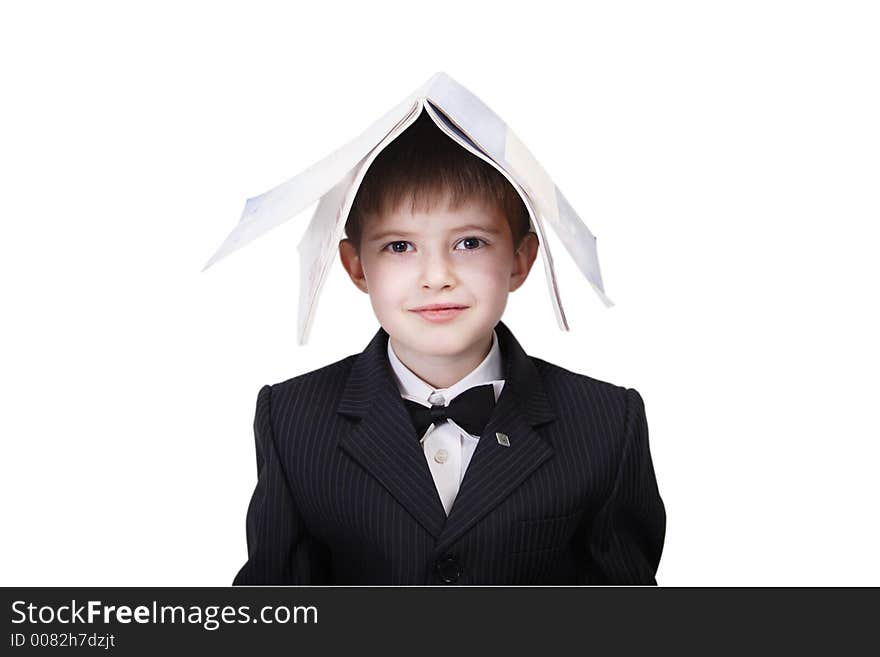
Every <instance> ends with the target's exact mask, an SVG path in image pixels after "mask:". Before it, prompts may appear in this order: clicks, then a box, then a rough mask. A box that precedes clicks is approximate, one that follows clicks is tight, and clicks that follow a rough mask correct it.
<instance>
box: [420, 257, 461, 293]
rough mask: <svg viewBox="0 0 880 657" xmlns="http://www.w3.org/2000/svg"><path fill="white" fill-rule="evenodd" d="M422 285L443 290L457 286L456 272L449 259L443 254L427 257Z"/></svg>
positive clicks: (423, 268)
mask: <svg viewBox="0 0 880 657" xmlns="http://www.w3.org/2000/svg"><path fill="white" fill-rule="evenodd" d="M421 276H422V285H423V286H425V287H436V288H442V287H446V286H447V285H454V284H455V272H454V271H453V267H452V263H451V262H450V261H449V257H448V256H447V255H445V254H443V253H436V254H433V255H431V254H428V255H425V256H424V258H423V261H422V273H421Z"/></svg>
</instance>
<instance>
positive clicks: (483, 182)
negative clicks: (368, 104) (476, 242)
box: [345, 111, 529, 252]
mask: <svg viewBox="0 0 880 657" xmlns="http://www.w3.org/2000/svg"><path fill="white" fill-rule="evenodd" d="M445 198H448V200H449V208H450V209H452V210H456V209H458V208H459V207H461V206H462V205H463V204H465V203H467V202H468V201H476V202H483V203H485V204H487V205H488V206H490V207H493V206H494V207H495V208H497V209H498V210H499V211H500V212H501V213H502V214H503V215H504V216H505V217H506V218H507V222H508V224H509V225H510V232H511V234H512V235H513V248H514V250H516V249H517V248H518V247H519V245H520V242H521V241H522V238H523V237H524V236H525V235H526V234H527V233H528V232H529V211H528V210H527V209H526V206H525V203H523V200H522V198H521V197H520V195H519V194H518V193H517V191H516V190H515V189H514V188H513V186H512V185H511V184H510V182H508V180H507V179H506V178H505V177H504V176H503V175H502V174H501V173H499V172H498V170H497V169H495V168H494V167H492V166H491V165H490V164H487V163H486V162H484V161H483V160H481V159H480V158H478V157H476V156H475V155H472V154H471V153H469V152H468V151H466V150H465V149H464V148H462V147H461V146H459V145H458V144H457V143H455V142H454V141H452V139H450V138H449V137H447V136H446V135H445V134H444V133H443V132H442V131H441V130H440V128H438V127H437V126H436V125H435V124H434V121H433V120H432V119H431V117H430V116H428V114H427V112H424V111H423V112H422V113H421V114H420V115H419V117H418V118H417V119H416V121H415V122H414V123H413V124H412V125H411V126H410V127H408V128H407V129H406V130H404V131H403V133H401V134H400V135H399V136H398V137H397V138H396V139H395V140H394V141H392V142H391V143H390V144H389V145H388V146H386V147H385V149H383V150H382V152H381V153H379V155H378V156H376V159H375V160H373V162H372V164H371V165H370V168H369V169H368V170H367V173H366V175H365V176H364V179H363V181H362V182H361V185H360V188H359V189H358V192H357V194H356V195H355V198H354V202H353V204H352V206H351V211H350V212H349V215H348V220H347V221H346V222H345V234H346V236H347V237H348V239H350V240H351V241H352V242H353V243H354V247H355V249H356V250H357V251H358V252H360V247H361V237H362V234H363V227H364V222H365V221H367V220H368V218H369V217H370V216H372V215H378V214H382V213H385V212H390V211H394V210H396V209H397V208H399V207H401V205H402V204H403V203H405V202H409V203H410V208H411V211H412V212H417V211H423V212H428V211H430V210H431V209H433V208H434V206H435V205H436V204H437V203H438V202H440V201H441V200H444V199H445Z"/></svg>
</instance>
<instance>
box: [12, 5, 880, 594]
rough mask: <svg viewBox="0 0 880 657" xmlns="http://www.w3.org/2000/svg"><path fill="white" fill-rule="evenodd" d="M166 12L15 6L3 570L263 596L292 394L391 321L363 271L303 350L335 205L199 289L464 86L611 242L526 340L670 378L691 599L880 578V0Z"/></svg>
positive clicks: (673, 456)
mask: <svg viewBox="0 0 880 657" xmlns="http://www.w3.org/2000/svg"><path fill="white" fill-rule="evenodd" d="M132 5H133V3H132ZM132 5H128V6H122V4H120V3H109V2H108V3H94V2H78V3H61V2H58V3H54V4H48V3H4V5H3V9H2V10H0V67H2V68H0V70H2V74H0V75H2V79H0V89H2V94H3V101H2V104H0V117H2V120H0V185H2V203H3V205H2V222H3V230H2V239H0V249H2V257H0V274H2V281H3V283H2V308H3V319H2V324H0V326H2V328H0V330H2V366H0V370H2V375H0V385H2V388H0V400H2V413H0V439H2V458H0V493H2V497H0V499H2V518H0V520H2V526H3V537H4V538H3V541H2V547H0V551H2V552H0V584H3V585H227V584H229V583H231V581H232V578H233V576H234V575H235V573H236V572H237V570H238V568H239V567H240V566H241V565H242V563H243V562H244V560H245V558H246V546H245V512H246V509H247V504H248V501H249V499H250V495H251V493H252V490H253V486H254V484H255V483H256V464H255V455H254V445H253V432H252V423H253V414H254V407H255V402H256V397H257V391H258V390H259V388H260V386H261V385H262V384H264V383H275V382H278V381H282V380H284V379H287V378H289V377H292V376H294V375H297V374H300V373H302V372H306V371H309V370H311V369H315V368H317V367H320V366H322V365H325V364H328V363H330V362H333V361H335V360H338V359H340V358H343V357H344V356H347V355H349V354H352V353H355V352H359V351H361V350H362V349H363V347H364V346H365V345H366V344H367V342H368V341H369V339H370V338H371V337H372V335H373V334H374V332H375V330H376V329H377V327H378V324H377V322H376V320H375V318H374V316H373V315H372V312H371V310H370V306H369V301H368V298H367V297H366V296H365V295H364V294H362V293H361V292H359V291H357V290H356V289H355V287H354V286H353V285H352V284H351V283H350V281H348V280H347V278H345V277H344V272H343V270H342V268H341V266H340V265H339V263H338V262H337V263H336V264H335V265H334V269H333V272H332V274H331V276H330V279H329V280H328V283H327V287H326V289H325V293H324V295H323V297H322V299H321V303H320V306H319V309H318V315H317V318H316V321H315V324H314V327H313V333H312V338H311V340H310V343H309V344H308V345H307V346H306V347H302V348H300V347H298V346H297V345H296V298H297V285H298V261H297V252H296V245H297V243H298V241H299V238H300V236H301V234H302V231H303V230H304V228H305V225H306V223H307V221H308V218H309V216H310V211H306V212H304V213H303V214H301V215H299V216H298V217H296V218H295V219H293V220H291V221H290V222H288V223H287V224H285V225H283V226H282V227H280V228H278V229H276V230H275V231H273V232H271V233H269V234H268V235H266V236H264V237H261V238H260V239H258V240H257V241H256V242H254V243H253V244H251V245H250V246H248V247H247V248H246V249H244V250H242V251H239V252H237V253H235V254H233V255H231V256H230V257H229V258H228V259H226V260H224V261H222V262H221V263H219V264H217V265H215V266H214V267H213V268H211V269H209V270H208V271H207V272H205V273H201V272H200V269H201V267H202V265H203V264H204V263H205V262H206V260H207V259H208V257H209V256H210V255H212V254H213V252H214V250H215V249H216V248H217V247H218V246H219V244H220V242H221V241H222V240H223V238H224V237H225V236H226V234H227V233H228V232H229V231H230V230H231V229H232V227H233V226H234V225H235V223H236V221H237V220H238V216H239V213H240V211H241V209H242V207H243V205H244V201H245V199H246V198H248V197H250V196H255V195H257V194H259V193H262V192H263V191H265V190H267V189H269V188H270V187H272V186H274V185H275V184H277V183H280V182H282V181H284V180H286V179H288V178H290V177H291V176H293V175H294V174H296V173H298V172H299V171H300V170H302V169H303V168H305V167H307V166H309V165H311V164H313V163H314V162H316V161H317V160H319V159H320V158H321V157H323V156H324V155H325V154H327V153H329V152H330V150H332V149H334V148H336V147H337V146H339V145H341V144H342V143H344V142H345V141H347V140H348V139H350V138H352V137H354V136H356V135H357V134H359V133H360V131H361V130H362V129H364V128H365V127H366V126H367V125H368V124H369V123H370V122H372V121H373V120H374V119H376V118H378V117H379V116H380V115H381V114H382V113H384V112H385V111H386V110H387V109H389V108H390V107H391V106H392V105H393V104H394V103H396V102H398V101H399V100H401V99H402V98H403V97H404V96H405V95H406V94H408V93H409V92H410V91H412V90H413V89H414V88H415V87H416V86H418V85H419V84H420V83H422V82H423V81H424V80H425V79H426V78H427V77H428V76H429V75H430V74H431V73H433V72H435V71H438V70H444V71H446V72H447V73H449V74H450V75H451V76H452V77H454V78H456V79H457V80H459V81H460V82H461V83H462V84H464V85H465V86H467V87H469V88H470V89H471V90H473V91H474V92H475V93H476V94H477V95H479V96H480V97H481V98H483V99H484V100H485V101H486V102H487V103H488V104H489V105H490V106H491V107H492V108H494V109H495V110H496V111H497V112H498V113H499V114H500V115H501V116H502V117H503V118H504V119H505V120H506V121H507V122H508V123H509V124H510V125H511V126H512V127H513V129H514V130H515V131H516V132H517V134H518V135H519V137H520V138H521V139H522V140H523V141H524V142H525V143H526V144H527V145H528V146H529V148H530V149H531V150H532V152H533V153H534V154H535V155H536V157H537V158H538V159H539V160H540V161H541V162H542V164H543V165H544V167H545V168H546V169H547V170H548V172H549V173H550V175H551V176H552V177H553V178H554V179H555V181H556V182H557V184H558V185H559V187H560V188H561V189H562V190H563V192H564V193H565V194H566V196H567V197H568V199H569V200H570V201H571V203H572V205H573V206H574V207H575V209H576V210H577V211H578V212H579V214H580V215H581V216H582V218H583V219H584V220H585V222H586V223H587V225H588V226H589V227H590V229H591V230H592V231H593V232H594V233H595V234H596V235H597V236H598V244H599V257H600V262H601V266H602V273H603V276H604V278H605V284H606V291H607V293H608V295H609V296H610V298H611V299H613V300H614V301H615V303H616V304H617V305H616V306H615V307H613V308H611V309H607V310H606V309H605V308H604V307H603V306H602V304H601V302H600V301H599V300H598V298H597V297H596V296H595V295H594V293H593V292H592V290H591V289H590V287H589V285H588V284H587V282H586V281H585V280H584V279H583V278H581V277H580V276H579V275H578V273H577V272H576V270H575V269H574V266H573V264H572V263H571V261H570V260H569V259H568V257H567V255H566V254H565V252H564V250H563V249H562V247H561V244H560V243H559V242H558V240H555V241H554V242H553V243H552V246H555V250H554V253H555V254H557V255H556V259H557V261H558V267H559V272H560V277H561V281H562V283H561V284H562V294H563V300H564V301H565V302H566V306H567V312H568V316H569V320H570V324H571V326H572V331H571V332H570V333H562V332H561V331H560V330H559V329H558V328H557V326H556V322H555V319H554V317H553V313H552V309H551V306H550V301H549V298H548V296H547V292H546V287H545V280H544V274H543V267H542V266H541V263H536V264H535V268H534V269H533V271H532V275H531V277H530V278H529V280H528V281H527V283H526V285H525V286H524V287H523V288H522V289H521V290H519V291H517V292H515V293H514V294H513V295H512V296H511V297H510V300H509V303H508V307H507V311H506V313H505V315H504V320H505V322H506V323H507V324H508V326H510V327H511V328H512V329H513V330H514V332H515V333H516V335H517V337H518V339H519V340H520V342H521V343H522V344H523V346H524V347H525V349H526V351H527V352H529V353H531V354H532V355H535V356H539V357H541V358H544V359H546V360H549V361H551V362H555V363H557V364H560V365H563V366H565V367H567V368H568V369H571V370H574V371H577V372H581V373H584V374H589V375H591V376H593V377H595V378H599V379H603V380H606V381H611V382H613V383H616V384H618V385H625V386H627V387H634V388H636V389H637V390H638V391H639V392H640V393H641V394H642V396H643V398H644V400H645V405H646V411H647V414H648V424H649V428H650V441H651V449H652V452H653V456H654V464H655V468H656V471H657V479H658V483H659V486H660V490H661V494H662V496H663V499H664V502H665V504H666V508H667V514H668V528H667V538H666V545H665V549H664V554H663V559H662V561H661V564H660V569H659V572H658V581H659V582H660V583H661V584H663V585H668V586H680V585H697V586H702V585H734V586H737V585H866V584H871V585H875V586H876V585H880V561H878V559H877V555H878V554H880V523H878V510H877V508H878V501H880V485H878V483H877V478H876V472H877V462H878V459H880V447H878V438H880V431H878V421H877V418H878V416H877V392H878V385H877V374H876V373H877V370H878V366H880V358H878V348H877V335H878V334H880V322H878V319H877V317H878V314H877V310H878V308H877V306H878V304H877V293H876V291H875V287H876V284H877V282H878V280H880V276H878V273H880V272H878V265H877V257H876V253H877V248H878V236H880V230H878V227H877V222H878V218H880V194H878V180H880V129H878V120H877V117H878V116H880V85H878V68H880V67H878V62H880V44H878V39H877V34H878V32H880V21H878V11H877V9H876V5H875V4H873V3H869V2H865V3H855V2H824V3H822V2H768V1H762V2H743V1H740V2H736V3H732V2H731V3H705V2H666V3H655V2H643V3H633V2H615V3H601V4H595V5H594V4H585V3H571V2H549V1H547V0H545V1H543V2H540V3H519V4H518V3H513V2H504V3H501V2H497V3H485V2H482V3H477V2H444V3H441V4H437V3H427V4H426V3H413V2H405V3H391V2H385V3H381V2H375V1H374V2H370V3H357V4H355V3H352V4H351V5H350V6H349V5H341V4H337V3H331V2H324V3H307V4H306V3H257V2H248V3H239V5H237V6H233V5H231V4H223V5H220V3H215V2H204V3H195V2H191V3H180V2H173V3H166V4H163V3H156V2H153V3H149V4H146V3H145V4H143V5H141V6H140V7H139V8H135V7H134V6H132ZM554 237H555V236H554ZM279 297H282V298H284V297H287V299H288V300H289V302H288V303H285V304H281V305H279V304H278V303H277V300H278V298H279ZM536 309H537V311H536Z"/></svg>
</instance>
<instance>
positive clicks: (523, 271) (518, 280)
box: [510, 231, 538, 292]
mask: <svg viewBox="0 0 880 657" xmlns="http://www.w3.org/2000/svg"><path fill="white" fill-rule="evenodd" d="M537 257H538V236H537V235H536V234H535V233H533V232H532V231H529V232H528V233H526V234H525V236H524V237H523V238H522V241H521V242H520V243H519V248H517V250H516V251H514V253H513V270H512V271H511V272H510V291H511V292H513V291H514V290H516V289H517V288H519V286H520V285H522V284H523V283H525V282H526V278H528V276H529V272H530V271H531V270H532V265H533V264H535V258H537Z"/></svg>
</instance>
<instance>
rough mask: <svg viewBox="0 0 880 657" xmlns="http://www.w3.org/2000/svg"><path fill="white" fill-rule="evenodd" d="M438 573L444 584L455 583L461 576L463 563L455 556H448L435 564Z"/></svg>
mask: <svg viewBox="0 0 880 657" xmlns="http://www.w3.org/2000/svg"><path fill="white" fill-rule="evenodd" d="M435 567H436V569H437V575H439V577H440V580H441V581H442V582H443V583H444V584H454V583H455V582H456V581H458V578H459V577H460V576H461V565H460V564H459V563H458V559H456V558H455V557H446V558H445V559H441V560H440V561H438V562H437V563H436V564H435Z"/></svg>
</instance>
